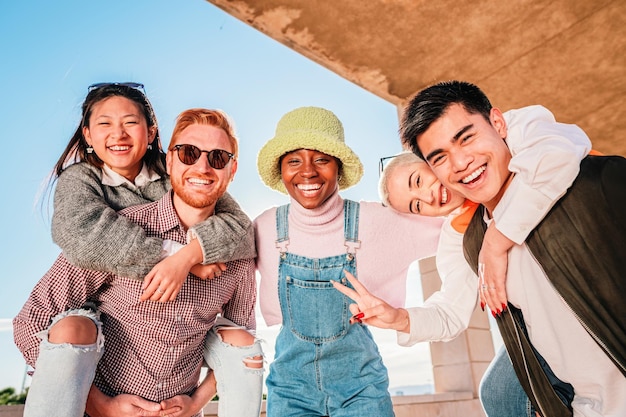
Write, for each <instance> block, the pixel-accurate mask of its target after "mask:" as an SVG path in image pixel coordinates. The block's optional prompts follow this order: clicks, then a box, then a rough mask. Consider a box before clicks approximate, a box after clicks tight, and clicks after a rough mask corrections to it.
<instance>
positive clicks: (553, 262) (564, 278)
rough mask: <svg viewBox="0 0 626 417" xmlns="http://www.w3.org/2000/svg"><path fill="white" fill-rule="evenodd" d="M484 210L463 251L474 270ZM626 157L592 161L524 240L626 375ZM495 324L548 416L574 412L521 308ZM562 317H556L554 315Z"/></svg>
mask: <svg viewBox="0 0 626 417" xmlns="http://www.w3.org/2000/svg"><path fill="white" fill-rule="evenodd" d="M483 213H484V208H483V207H482V206H481V207H479V209H478V210H476V213H475V215H474V217H473V218H472V221H471V222H470V224H469V226H468V228H467V231H466V233H465V237H464V239H463V246H464V252H465V258H466V259H467V261H468V262H469V264H470V266H471V267H472V269H474V272H476V273H477V269H478V253H479V251H480V247H481V245H482V241H483V238H484V234H485V229H486V226H485V223H484V221H483ZM624 213H626V159H624V158H622V157H619V156H614V157H594V156H589V157H587V158H585V159H584V160H583V161H582V162H581V166H580V174H579V175H578V177H577V178H576V181H575V182H574V184H573V185H572V187H571V188H570V190H569V191H568V192H567V194H566V195H565V196H564V197H563V198H562V199H561V200H559V201H558V202H557V204H556V205H555V206H554V207H553V208H552V210H551V211H550V212H549V213H548V214H547V215H546V217H545V218H544V219H543V221H542V222H541V223H540V224H539V225H538V226H537V227H536V228H535V230H533V231H532V232H531V234H530V235H529V236H528V238H527V239H526V244H527V245H528V247H529V249H530V251H531V252H532V254H533V256H534V257H535V258H536V259H537V261H538V262H539V264H541V266H542V268H543V270H544V271H545V273H546V276H547V277H548V279H549V280H550V282H551V283H552V285H553V286H554V288H555V289H556V291H557V292H558V293H559V294H560V295H561V296H562V297H563V299H564V300H565V301H566V303H567V304H568V305H569V307H570V308H571V309H572V311H573V312H574V314H575V315H576V316H577V317H578V319H579V320H580V322H581V323H582V324H583V326H584V327H585V329H587V331H588V332H589V334H591V336H592V337H593V338H594V340H596V342H597V343H598V345H600V347H601V348H602V349H603V350H604V351H605V352H606V354H607V355H608V356H609V357H610V358H611V360H612V361H613V362H614V363H615V364H616V366H617V367H618V368H619V369H620V370H621V372H622V374H624V376H626V302H624V297H625V296H626V215H625V214H624ZM511 307H512V306H510V305H509V308H508V309H507V311H506V312H505V313H503V314H502V315H501V316H500V317H499V318H498V319H497V320H496V321H497V323H498V327H499V328H500V333H501V334H502V338H503V340H504V343H505V345H506V348H507V351H508V353H509V356H510V357H511V361H512V362H513V367H514V368H515V371H516V373H517V375H518V378H519V379H520V382H521V383H522V386H523V387H524V390H525V391H526V393H527V394H528V396H529V398H530V399H531V401H532V402H533V404H534V405H535V407H536V408H537V410H538V411H539V412H540V413H541V414H542V415H543V416H567V415H571V411H570V410H569V409H568V408H564V405H563V402H562V401H561V400H560V399H559V397H558V395H557V393H556V392H555V390H554V386H553V381H550V379H549V377H550V376H549V375H546V372H545V368H544V367H543V366H541V363H540V358H537V355H535V354H534V353H533V349H532V345H530V342H529V340H528V337H527V336H526V335H525V332H524V325H523V318H522V316H521V313H519V310H518V311H516V309H514V308H511ZM553 319H554V320H558V317H554V318H553Z"/></svg>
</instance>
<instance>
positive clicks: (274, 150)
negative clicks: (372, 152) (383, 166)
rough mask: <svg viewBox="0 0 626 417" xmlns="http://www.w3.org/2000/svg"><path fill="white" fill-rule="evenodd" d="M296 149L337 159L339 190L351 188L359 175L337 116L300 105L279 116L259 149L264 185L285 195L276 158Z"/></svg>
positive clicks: (358, 163)
mask: <svg viewBox="0 0 626 417" xmlns="http://www.w3.org/2000/svg"><path fill="white" fill-rule="evenodd" d="M298 149H311V150H316V151H319V152H323V153H325V154H327V155H331V156H334V157H335V158H337V159H339V160H340V161H341V169H340V172H339V173H340V175H341V177H340V178H339V189H340V190H343V189H346V188H349V187H352V186H353V185H355V184H356V183H358V182H359V180H360V179H361V177H362V176H363V165H362V164H361V160H360V159H359V157H358V156H357V155H356V154H355V153H354V152H353V151H352V149H350V148H349V147H348V146H347V145H346V143H345V139H344V134H343V125H342V124H341V122H340V121H339V119H338V118H337V116H335V114H334V113H333V112H331V111H329V110H326V109H322V108H320V107H300V108H297V109H295V110H292V111H290V112H289V113H287V114H285V115H284V116H283V117H282V118H281V119H280V121H279V122H278V125H276V133H275V134H274V137H273V138H272V139H270V140H269V141H267V143H265V145H263V147H262V148H261V150H260V151H259V155H258V156H257V168H258V170H259V175H260V176H261V179H262V180H263V182H264V183H265V184H266V185H267V186H268V187H270V188H272V189H274V190H276V191H279V192H281V193H283V194H287V190H286V189H285V185H284V184H283V181H282V178H281V175H280V158H281V157H282V156H283V155H285V154H286V153H288V152H291V151H295V150H298Z"/></svg>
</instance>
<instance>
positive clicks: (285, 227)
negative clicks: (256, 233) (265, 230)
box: [276, 204, 289, 253]
mask: <svg viewBox="0 0 626 417" xmlns="http://www.w3.org/2000/svg"><path fill="white" fill-rule="evenodd" d="M288 215H289V204H285V205H284V206H280V207H278V208H277V209H276V237H277V239H276V247H277V248H278V250H279V251H280V253H286V252H287V246H289V222H288V221H287V217H288Z"/></svg>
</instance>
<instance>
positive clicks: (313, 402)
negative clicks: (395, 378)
mask: <svg viewBox="0 0 626 417" xmlns="http://www.w3.org/2000/svg"><path fill="white" fill-rule="evenodd" d="M288 212H289V205H285V206H281V207H279V208H278V209H277V211H276V229H277V235H278V239H277V241H276V246H277V248H278V249H279V251H280V261H279V266H278V292H279V299H280V307H281V312H282V316H283V323H282V327H281V330H280V333H279V334H278V337H277V338H276V350H275V357H274V361H273V362H272V364H271V365H270V373H269V376H268V378H267V387H268V397H267V415H268V417H287V416H298V417H302V416H332V417H348V416H350V417H364V416H377V417H387V416H393V415H394V413H393V406H392V403H391V397H390V395H389V392H388V386H389V379H388V376H387V369H386V368H385V365H383V361H382V358H381V356H380V354H379V353H378V347H377V346H376V343H375V342H374V339H373V338H372V335H371V333H370V332H369V330H368V329H367V327H366V326H363V325H360V324H354V325H350V322H349V320H350V311H349V309H348V306H349V304H350V303H351V301H350V299H349V298H348V297H346V296H344V295H343V294H341V293H340V292H339V291H337V290H336V289H335V288H334V287H333V286H332V284H331V282H330V281H331V280H335V281H340V282H341V283H343V284H344V285H350V284H349V283H348V282H347V280H346V278H345V277H344V273H343V271H344V269H345V270H347V271H349V272H351V273H352V274H356V258H355V255H356V249H357V248H358V247H359V246H360V242H359V241H358V228H359V224H358V223H359V203H356V202H354V201H349V200H345V201H344V236H345V245H346V248H347V250H346V253H345V254H341V255H336V256H329V257H326V258H321V259H315V258H308V257H304V256H299V255H295V254H292V253H289V252H287V246H288V245H289V225H288V221H287V217H288Z"/></svg>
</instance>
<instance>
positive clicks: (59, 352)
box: [24, 308, 104, 417]
mask: <svg viewBox="0 0 626 417" xmlns="http://www.w3.org/2000/svg"><path fill="white" fill-rule="evenodd" d="M68 316H85V317H88V318H90V319H91V320H92V321H93V322H94V323H95V324H96V327H97V329H98V336H97V339H96V343H94V344H91V345H71V344H69V343H63V344H55V343H50V342H49V341H48V333H49V329H50V327H52V326H54V325H55V324H56V323H57V322H58V321H59V320H61V319H63V318H65V317H68ZM99 316H100V315H99V314H98V313H97V312H95V311H94V310H91V309H83V308H81V309H76V310H68V311H64V312H62V313H61V314H59V315H58V316H56V317H55V318H54V319H53V320H52V323H51V324H50V326H49V327H48V329H47V330H44V331H42V332H40V333H38V334H37V336H39V337H40V338H41V344H40V345H39V356H38V357H37V363H36V370H37V371H36V372H35V373H34V374H33V379H32V381H31V384H30V388H29V389H28V396H27V398H26V405H25V406H24V417H83V414H84V412H85V404H87V396H88V395H89V389H90V388H91V384H92V382H93V379H94V376H95V374H96V367H97V366H98V361H99V360H100V358H101V357H102V353H103V350H104V336H103V335H102V323H101V322H100V317H99Z"/></svg>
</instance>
